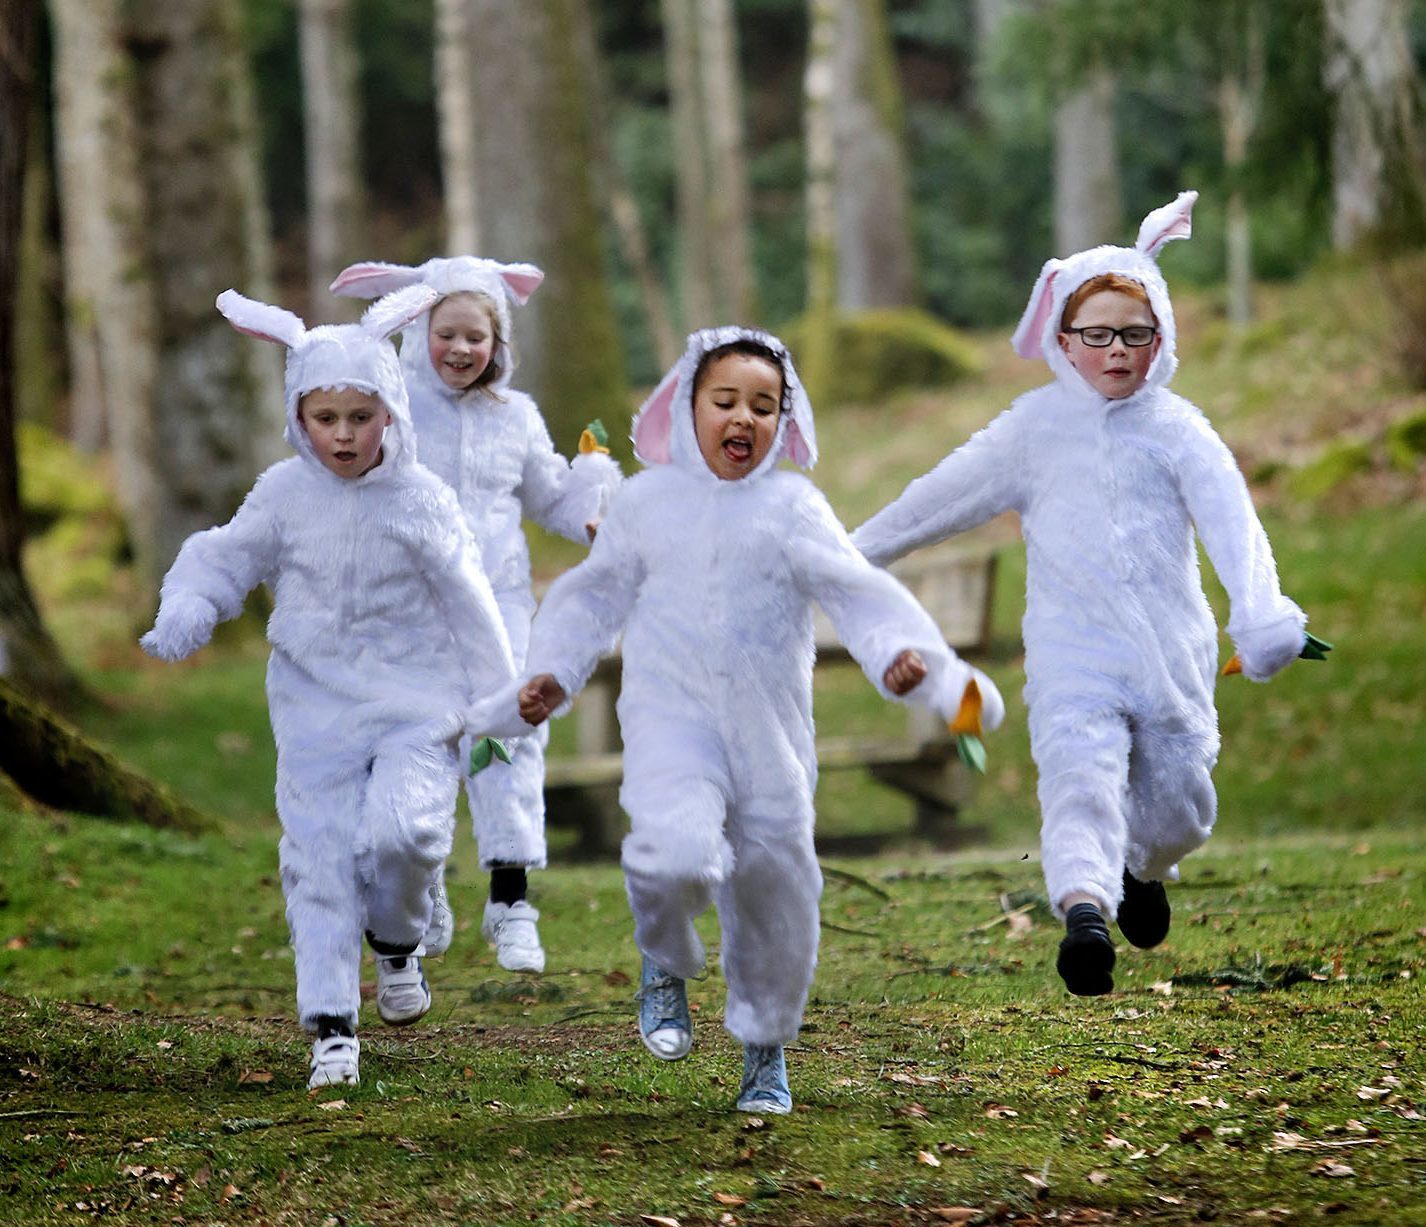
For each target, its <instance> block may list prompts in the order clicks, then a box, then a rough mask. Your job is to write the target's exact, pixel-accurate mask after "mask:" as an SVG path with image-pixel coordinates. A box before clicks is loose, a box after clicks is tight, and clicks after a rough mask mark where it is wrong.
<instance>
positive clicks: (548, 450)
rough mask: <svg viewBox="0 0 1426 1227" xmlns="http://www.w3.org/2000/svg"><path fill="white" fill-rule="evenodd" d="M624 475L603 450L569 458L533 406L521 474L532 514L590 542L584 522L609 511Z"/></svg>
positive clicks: (580, 541)
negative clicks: (559, 449) (554, 440)
mask: <svg viewBox="0 0 1426 1227" xmlns="http://www.w3.org/2000/svg"><path fill="white" fill-rule="evenodd" d="M619 480H620V475H619V466H618V465H617V464H615V463H614V461H613V459H612V458H610V457H609V456H606V455H604V454H603V453H601V452H590V453H589V454H588V455H582V456H576V457H575V458H574V460H573V461H567V460H566V459H565V458H564V457H563V456H561V455H560V454H559V453H558V452H557V451H555V445H554V443H553V442H551V440H550V433H549V431H548V430H547V429H546V428H545V423H544V421H543V419H541V417H540V415H539V412H538V411H537V410H535V409H534V407H533V406H531V411H530V421H529V431H528V435H527V441H526V449H525V465H524V471H523V473H522V475H521V478H520V503H521V506H522V507H523V508H524V510H525V514H526V515H527V516H528V517H529V518H530V519H532V520H534V521H535V522H536V523H537V524H539V525H540V527H542V528H546V529H548V530H549V531H550V532H552V533H559V535H560V536H562V537H568V538H569V539H570V540H571V541H573V542H575V543H577V544H579V545H588V544H589V533H588V532H587V531H586V530H585V527H584V526H585V525H586V524H588V523H589V522H590V521H591V520H597V519H599V518H600V517H601V516H602V515H603V514H604V510H605V508H606V507H607V506H608V505H609V500H610V499H611V498H612V497H613V495H614V491H615V490H616V489H617V488H618V485H619Z"/></svg>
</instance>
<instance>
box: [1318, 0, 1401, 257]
mask: <svg viewBox="0 0 1426 1227" xmlns="http://www.w3.org/2000/svg"><path fill="white" fill-rule="evenodd" d="M1325 6H1326V7H1325V13H1326V17H1327V22H1326V38H1327V47H1326V54H1325V57H1324V60H1325V64H1324V70H1323V71H1324V75H1325V76H1326V83H1327V88H1328V90H1329V92H1330V93H1331V94H1332V97H1333V101H1334V115H1333V128H1332V242H1333V244H1334V245H1335V246H1336V247H1337V248H1338V249H1345V248H1350V247H1353V246H1355V245H1356V244H1357V243H1359V242H1360V241H1361V240H1362V239H1363V238H1365V237H1366V236H1367V235H1368V234H1370V233H1371V232H1372V231H1373V230H1375V229H1376V228H1377V227H1378V226H1379V225H1380V224H1381V223H1382V221H1383V210H1384V207H1385V205H1386V202H1387V196H1388V192H1389V188H1390V183H1389V180H1390V178H1391V176H1392V175H1393V174H1396V175H1400V174H1403V173H1404V174H1407V175H1411V174H1414V173H1415V172H1417V171H1418V170H1419V150H1418V149H1416V147H1415V144H1416V143H1415V139H1414V134H1413V133H1412V132H1411V129H1410V125H1409V122H1408V121H1407V117H1408V116H1409V114H1410V106H1411V104H1410V85H1411V80H1412V76H1413V70H1412V64H1411V52H1410V47H1409V44H1408V41H1407V34H1406V9H1405V4H1404V3H1403V0H1325ZM1403 155H1405V156H1403ZM1393 162H1395V163H1396V164H1395V165H1393ZM1413 163H1415V164H1414V165H1413ZM1416 186H1417V187H1419V186H1420V185H1419V184H1418V185H1416Z"/></svg>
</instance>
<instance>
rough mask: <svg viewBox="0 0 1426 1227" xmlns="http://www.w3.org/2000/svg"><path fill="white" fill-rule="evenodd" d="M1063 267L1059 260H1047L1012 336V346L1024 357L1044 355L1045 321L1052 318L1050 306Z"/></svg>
mask: <svg viewBox="0 0 1426 1227" xmlns="http://www.w3.org/2000/svg"><path fill="white" fill-rule="evenodd" d="M1063 267H1064V265H1063V264H1061V263H1060V261H1058V260H1046V261H1045V264H1044V267H1043V268H1041V269H1040V276H1039V279H1038V280H1037V281H1036V282H1035V288H1034V289H1033V290H1031V291H1030V301H1029V303H1027V304H1026V306H1025V314H1024V315H1022V316H1021V317H1020V324H1019V327H1017V328H1016V329H1015V335H1014V336H1012V337H1011V338H1010V344H1011V346H1012V347H1013V348H1014V350H1015V352H1016V353H1017V354H1019V355H1020V356H1021V357H1022V358H1043V357H1044V350H1043V349H1041V347H1040V341H1041V339H1042V338H1043V337H1044V335H1045V321H1046V320H1048V319H1049V318H1050V308H1051V307H1052V306H1053V304H1054V297H1055V295H1054V289H1055V276H1056V274H1058V273H1059V271H1060V269H1061V268H1063Z"/></svg>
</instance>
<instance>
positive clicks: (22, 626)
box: [0, 0, 81, 705]
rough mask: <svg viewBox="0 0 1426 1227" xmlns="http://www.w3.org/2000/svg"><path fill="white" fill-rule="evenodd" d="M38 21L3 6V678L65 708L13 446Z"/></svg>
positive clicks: (73, 694) (66, 695) (64, 676)
mask: <svg viewBox="0 0 1426 1227" xmlns="http://www.w3.org/2000/svg"><path fill="white" fill-rule="evenodd" d="M38 18H39V6H38V4H37V3H36V2H35V0H6V3H5V4H4V5H3V6H0V677H4V678H8V679H9V680H10V681H11V682H12V683H14V684H15V685H17V686H19V687H20V688H21V689H23V690H25V691H28V692H30V693H31V694H34V695H37V696H38V697H40V698H42V699H44V700H45V701H47V702H50V703H56V704H65V705H67V704H70V703H73V702H75V701H76V700H77V699H78V698H79V697H80V693H81V692H80V689H79V686H78V683H77V682H76V680H75V678H74V676H73V674H72V673H70V671H69V669H68V667H67V666H66V665H65V663H64V661H63V659H62V658H61V657H60V654H59V649H58V648H56V647H55V644H54V641H53V640H52V639H51V638H50V636H49V633H48V632H47V631H46V630H45V627H44V624H43V623H42V622H41V620H40V615H39V611H38V609H37V608H36V606H35V600H34V596H33V594H32V593H31V591H30V586H29V583H28V582H27V581H26V579H25V571H24V563H23V558H22V555H21V551H22V547H23V545H24V529H23V520H22V518H21V514H20V480H19V478H20V474H19V465H18V461H17V456H16V447H15V349H14V343H15V282H16V275H17V272H18V268H19V254H20V251H19V249H20V219H21V209H22V206H23V202H24V183H25V156H26V141H27V137H28V133H29V122H30V98H31V94H32V91H33V89H34V87H35V79H34V74H35V41H36V32H37V25H38Z"/></svg>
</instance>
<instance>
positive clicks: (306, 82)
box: [300, 0, 366, 323]
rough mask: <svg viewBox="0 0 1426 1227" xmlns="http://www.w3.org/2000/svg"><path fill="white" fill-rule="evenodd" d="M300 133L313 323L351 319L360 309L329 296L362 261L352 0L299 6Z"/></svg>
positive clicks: (306, 0) (304, 1)
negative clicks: (303, 149) (345, 272)
mask: <svg viewBox="0 0 1426 1227" xmlns="http://www.w3.org/2000/svg"><path fill="white" fill-rule="evenodd" d="M300 30H301V42H302V99H303V117H304V121H305V122H304V124H303V134H304V136H305V138H306V139H305V145H306V153H307V286H308V307H307V316H308V320H309V322H314V323H315V322H317V321H318V320H332V321H350V320H354V319H356V317H357V316H358V315H359V314H360V312H361V306H360V304H359V303H356V302H354V301H353V300H352V299H348V298H337V297H335V296H334V295H332V294H330V293H328V292H327V287H328V286H329V285H330V284H331V283H332V280H333V279H334V278H335V277H336V275H337V274H338V273H339V272H341V271H342V269H343V268H345V267H346V266H347V265H348V264H350V263H351V262H352V261H353V260H356V259H360V258H362V257H364V256H365V254H366V252H365V250H364V248H365V243H366V240H365V235H364V234H363V225H362V220H363V193H362V178H361V140H360V131H361V124H360V119H361V98H360V96H359V95H358V93H357V59H356V44H355V42H354V40H353V36H352V9H351V0H301V25H300Z"/></svg>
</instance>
